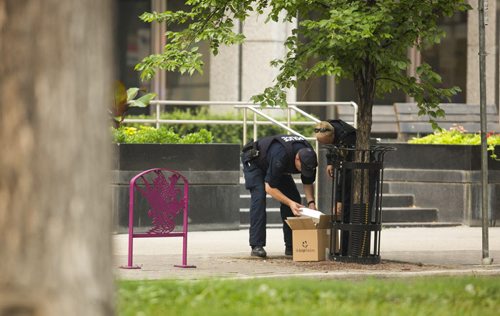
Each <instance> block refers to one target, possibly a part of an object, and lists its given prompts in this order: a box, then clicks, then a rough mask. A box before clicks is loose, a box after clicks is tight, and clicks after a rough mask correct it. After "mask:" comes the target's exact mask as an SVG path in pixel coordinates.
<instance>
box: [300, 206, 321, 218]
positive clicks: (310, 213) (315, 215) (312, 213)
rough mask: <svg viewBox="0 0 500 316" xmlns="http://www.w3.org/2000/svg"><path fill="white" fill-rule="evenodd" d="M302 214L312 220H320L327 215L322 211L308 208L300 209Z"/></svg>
mask: <svg viewBox="0 0 500 316" xmlns="http://www.w3.org/2000/svg"><path fill="white" fill-rule="evenodd" d="M300 214H301V215H303V216H309V217H312V218H318V219H319V218H320V216H321V215H325V214H324V213H321V212H320V211H316V210H313V209H310V208H307V207H302V208H300Z"/></svg>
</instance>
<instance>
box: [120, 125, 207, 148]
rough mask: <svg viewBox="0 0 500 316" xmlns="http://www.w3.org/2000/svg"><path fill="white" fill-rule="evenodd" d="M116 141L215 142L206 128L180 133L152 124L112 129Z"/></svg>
mask: <svg viewBox="0 0 500 316" xmlns="http://www.w3.org/2000/svg"><path fill="white" fill-rule="evenodd" d="M112 133H113V139H114V142H115V143H124V144H209V143H212V142H213V136H212V133H210V132H209V131H207V130H206V129H201V130H200V131H198V132H194V133H189V134H186V135H183V136H181V135H179V134H177V133H175V132H174V131H173V130H172V129H171V128H169V129H167V128H164V127H162V128H158V129H157V128H154V127H151V126H144V125H142V126H139V127H128V126H127V127H123V126H122V127H120V128H117V129H113V130H112Z"/></svg>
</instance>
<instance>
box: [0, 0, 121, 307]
mask: <svg viewBox="0 0 500 316" xmlns="http://www.w3.org/2000/svg"><path fill="white" fill-rule="evenodd" d="M111 4H112V1H111V0H65V1H59V0H44V1H40V0H23V1H20V0H0V144H1V145H2V154H1V155H0V271H1V272H0V315H38V316H41V315H112V314H113V310H114V308H113V305H114V304H113V292H114V289H113V274H112V251H111V232H110V231H111V215H110V194H109V185H108V184H109V181H108V174H109V170H110V145H109V143H110V142H109V137H108V134H109V132H108V129H107V123H108V121H107V119H108V116H107V106H108V104H109V103H110V102H111V95H112V87H111V84H110V83H111V82H112V67H111V66H110V65H112V62H111V56H112V55H111V53H112V50H111V45H110V43H111V42H112V40H111V31H112V16H111Z"/></svg>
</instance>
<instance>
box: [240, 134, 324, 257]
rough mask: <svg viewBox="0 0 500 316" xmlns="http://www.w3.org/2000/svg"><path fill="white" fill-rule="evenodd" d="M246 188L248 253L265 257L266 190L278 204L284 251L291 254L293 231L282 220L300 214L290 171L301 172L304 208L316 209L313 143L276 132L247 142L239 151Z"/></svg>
mask: <svg viewBox="0 0 500 316" xmlns="http://www.w3.org/2000/svg"><path fill="white" fill-rule="evenodd" d="M241 161H242V163H243V173H244V175H245V187H246V188H247V189H248V190H250V194H251V205H250V247H252V251H251V255H252V256H258V257H266V255H267V254H266V251H265V250H264V247H265V245H266V193H267V194H269V195H271V196H272V197H273V198H274V199H276V200H278V201H279V202H280V203H281V206H280V213H281V219H282V220H283V234H284V240H285V254H286V255H289V256H290V255H292V230H291V229H290V227H288V225H287V224H286V223H285V219H286V218H287V217H291V216H294V215H295V216H299V215H300V213H299V212H300V208H302V207H304V205H302V204H301V197H300V193H299V191H298V190H297V186H296V185H295V181H294V180H293V178H292V174H294V173H297V174H298V173H300V174H301V180H302V183H303V185H304V193H305V196H306V200H307V203H306V204H307V207H309V208H311V209H316V204H315V201H314V185H313V183H314V181H315V178H316V167H317V165H318V160H317V157H316V153H315V152H314V150H313V148H312V146H311V145H310V144H309V143H308V142H307V140H305V139H304V138H303V137H300V136H294V135H276V136H269V137H265V138H262V139H260V140H258V141H256V142H250V143H248V144H247V145H245V146H244V147H243V151H242V154H241Z"/></svg>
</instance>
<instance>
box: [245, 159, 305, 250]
mask: <svg viewBox="0 0 500 316" xmlns="http://www.w3.org/2000/svg"><path fill="white" fill-rule="evenodd" d="M243 174H244V175H245V187H246V188H247V189H248V190H250V200H251V204H250V246H252V247H253V246H262V247H264V246H265V245H266V189H265V184H264V177H265V171H263V170H261V169H260V168H259V167H258V166H256V165H255V164H254V163H253V162H250V163H244V164H243ZM276 189H278V190H280V191H281V193H283V194H284V195H286V196H287V197H288V198H290V199H292V200H293V201H295V202H297V203H300V202H301V198H300V193H299V191H298V190H297V186H296V185H295V182H294V181H293V178H292V176H291V175H283V176H281V179H280V181H279V185H278V186H277V187H276ZM280 213H281V219H282V221H283V235H284V239H285V246H286V247H292V230H291V229H290V227H289V226H288V225H287V224H286V223H285V219H286V218H287V217H291V216H294V215H293V213H292V210H291V209H290V207H288V205H284V204H281V206H280Z"/></svg>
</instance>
